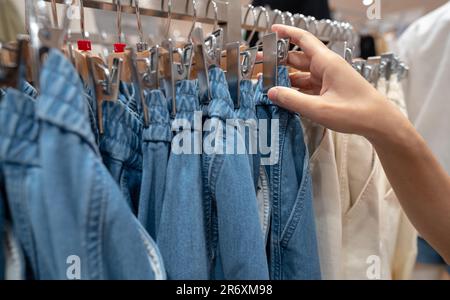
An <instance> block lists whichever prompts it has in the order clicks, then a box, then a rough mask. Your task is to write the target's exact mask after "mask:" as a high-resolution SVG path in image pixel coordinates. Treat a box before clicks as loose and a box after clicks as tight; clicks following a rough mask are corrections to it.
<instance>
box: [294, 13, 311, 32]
mask: <svg viewBox="0 0 450 300" xmlns="http://www.w3.org/2000/svg"><path fill="white" fill-rule="evenodd" d="M294 19H295V20H296V22H295V27H297V28H300V29H304V30H306V31H309V24H308V21H307V20H306V17H305V15H303V14H295V15H294ZM302 22H303V24H304V25H305V27H304V28H303V27H300V24H301V23H302Z"/></svg>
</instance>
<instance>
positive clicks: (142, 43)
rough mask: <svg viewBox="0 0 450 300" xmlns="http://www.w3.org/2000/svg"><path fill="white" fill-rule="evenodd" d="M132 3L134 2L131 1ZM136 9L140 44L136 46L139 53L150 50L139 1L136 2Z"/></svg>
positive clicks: (135, 0)
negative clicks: (145, 39) (145, 36)
mask: <svg viewBox="0 0 450 300" xmlns="http://www.w3.org/2000/svg"><path fill="white" fill-rule="evenodd" d="M131 1H132V0H131ZM134 5H135V9H136V22H137V28H138V33H139V42H138V43H137V44H136V50H137V52H143V51H145V50H148V44H147V43H146V42H145V41H144V30H143V29H142V20H141V9H140V7H139V0H134Z"/></svg>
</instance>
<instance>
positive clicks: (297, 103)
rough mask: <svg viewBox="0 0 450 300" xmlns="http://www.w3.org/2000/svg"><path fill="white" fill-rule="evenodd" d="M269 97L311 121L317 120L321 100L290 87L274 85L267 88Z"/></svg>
mask: <svg viewBox="0 0 450 300" xmlns="http://www.w3.org/2000/svg"><path fill="white" fill-rule="evenodd" d="M268 96H269V99H270V100H272V102H274V103H275V104H277V105H279V106H281V107H284V108H285V109H287V110H290V111H293V112H298V113H300V114H301V115H303V116H305V117H307V118H308V119H310V120H312V121H318V120H319V117H320V110H321V107H322V104H323V100H322V99H321V98H320V97H319V96H311V95H307V94H304V93H301V92H298V91H296V90H294V89H291V88H285V87H275V88H272V89H270V90H269V93H268Z"/></svg>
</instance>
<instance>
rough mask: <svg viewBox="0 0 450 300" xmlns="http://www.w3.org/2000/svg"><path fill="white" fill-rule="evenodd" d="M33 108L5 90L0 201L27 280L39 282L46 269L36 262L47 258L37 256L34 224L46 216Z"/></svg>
mask: <svg viewBox="0 0 450 300" xmlns="http://www.w3.org/2000/svg"><path fill="white" fill-rule="evenodd" d="M35 105H36V103H35V101H34V100H33V99H32V98H31V97H30V96H27V95H25V94H24V93H23V92H19V91H18V90H15V89H8V90H7V93H6V96H5V97H4V98H3V100H2V101H1V102H0V162H1V165H2V172H3V180H4V189H5V192H6V195H4V197H6V201H8V208H9V212H10V214H11V218H12V225H13V231H14V235H15V236H16V237H17V239H18V241H19V244H20V247H21V248H22V249H23V251H24V255H25V260H26V262H27V267H26V268H27V269H28V272H27V274H26V277H27V278H28V279H38V278H40V275H41V274H42V273H43V272H45V270H47V268H46V265H44V264H38V261H44V260H45V258H47V259H48V258H49V256H48V255H49V254H48V253H38V245H37V241H36V236H35V234H34V224H37V223H39V222H40V221H41V218H43V217H45V215H46V212H44V211H43V210H44V209H43V208H42V207H41V205H42V179H43V172H42V168H41V166H40V161H39V149H38V139H39V125H38V122H37V120H36V116H35V109H36V107H35ZM4 200H5V199H4ZM40 255H42V257H40Z"/></svg>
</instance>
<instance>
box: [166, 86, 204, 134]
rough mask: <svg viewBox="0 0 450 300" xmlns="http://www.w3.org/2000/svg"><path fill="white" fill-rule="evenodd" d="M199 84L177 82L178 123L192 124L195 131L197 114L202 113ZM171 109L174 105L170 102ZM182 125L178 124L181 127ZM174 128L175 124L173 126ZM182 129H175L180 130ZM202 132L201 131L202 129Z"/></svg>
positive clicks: (176, 118)
mask: <svg viewBox="0 0 450 300" xmlns="http://www.w3.org/2000/svg"><path fill="white" fill-rule="evenodd" d="M198 93H199V91H198V82H197V81H196V80H182V81H179V82H177V87H176V105H177V107H176V109H177V114H176V117H175V120H176V121H180V120H183V121H187V122H189V123H190V126H191V129H192V130H195V129H196V128H194V127H195V121H194V120H195V114H196V113H201V110H200V100H199V95H198ZM169 108H170V109H171V108H172V103H171V101H169ZM179 124H180V123H177V125H179ZM172 126H174V124H172ZM179 129H180V128H173V130H179ZM200 130H201V129H200Z"/></svg>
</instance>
